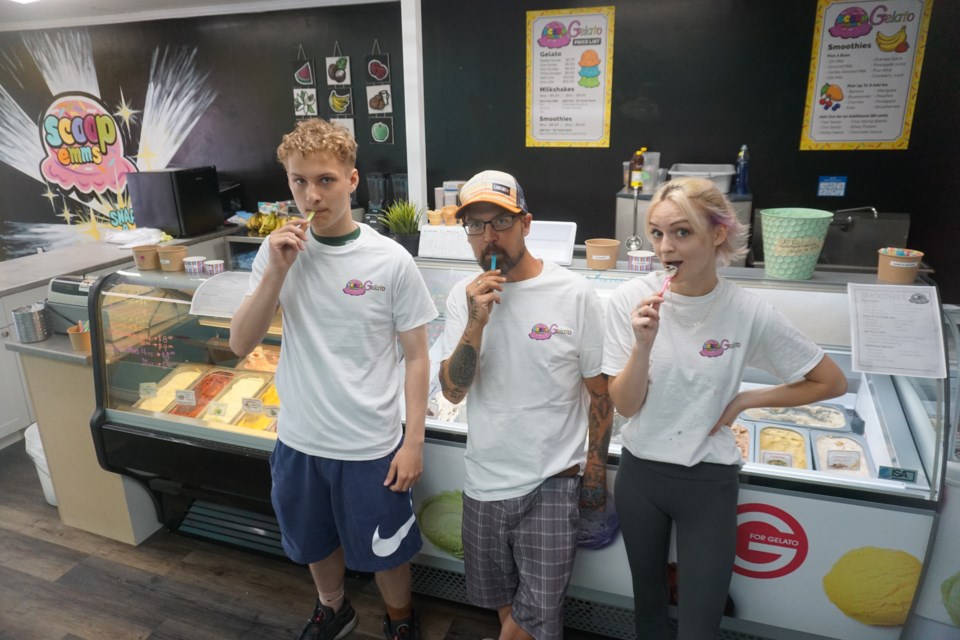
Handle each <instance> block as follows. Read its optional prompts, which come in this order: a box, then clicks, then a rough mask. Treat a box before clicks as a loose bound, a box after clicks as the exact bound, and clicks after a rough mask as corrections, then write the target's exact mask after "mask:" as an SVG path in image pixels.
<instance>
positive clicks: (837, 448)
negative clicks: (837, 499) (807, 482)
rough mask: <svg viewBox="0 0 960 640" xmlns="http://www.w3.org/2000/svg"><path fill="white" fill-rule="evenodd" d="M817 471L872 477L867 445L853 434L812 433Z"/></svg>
mask: <svg viewBox="0 0 960 640" xmlns="http://www.w3.org/2000/svg"><path fill="white" fill-rule="evenodd" d="M811 437H812V438H813V450H814V453H815V454H816V468H817V470H818V471H826V472H830V473H840V474H843V475H852V476H860V477H863V478H870V477H872V476H874V475H875V474H874V473H873V470H872V463H871V461H870V455H869V454H868V453H867V443H866V442H865V441H864V440H863V439H862V438H859V437H857V436H854V435H853V434H844V435H842V436H841V435H834V434H827V433H822V434H816V433H812V434H811Z"/></svg>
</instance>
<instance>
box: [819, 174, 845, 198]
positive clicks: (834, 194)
mask: <svg viewBox="0 0 960 640" xmlns="http://www.w3.org/2000/svg"><path fill="white" fill-rule="evenodd" d="M846 193H847V176H820V186H819V187H818V188H817V195H818V196H821V197H827V198H842V197H843V196H844V195H845V194H846Z"/></svg>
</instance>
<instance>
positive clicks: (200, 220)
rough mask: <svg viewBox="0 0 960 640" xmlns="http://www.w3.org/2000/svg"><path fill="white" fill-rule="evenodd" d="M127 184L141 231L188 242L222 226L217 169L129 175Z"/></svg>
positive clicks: (134, 217) (200, 168) (176, 170)
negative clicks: (153, 232)
mask: <svg viewBox="0 0 960 640" xmlns="http://www.w3.org/2000/svg"><path fill="white" fill-rule="evenodd" d="M127 184H128V185H129V189H130V202H131V204H132V206H133V220H134V222H136V223H137V226H138V227H148V228H152V229H160V230H161V231H164V232H166V233H169V234H170V235H171V236H173V237H174V238H185V237H190V236H196V235H200V234H202V233H207V232H208V231H213V230H214V229H216V228H217V227H219V226H221V225H222V224H223V208H222V205H221V200H220V185H219V181H218V180H217V168H216V167H195V168H191V169H164V170H162V171H140V172H139V173H128V174H127Z"/></svg>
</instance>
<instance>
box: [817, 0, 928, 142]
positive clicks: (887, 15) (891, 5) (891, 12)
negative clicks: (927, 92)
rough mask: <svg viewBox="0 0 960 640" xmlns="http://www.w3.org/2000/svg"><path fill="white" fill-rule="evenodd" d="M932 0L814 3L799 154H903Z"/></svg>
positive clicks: (918, 78)
mask: <svg viewBox="0 0 960 640" xmlns="http://www.w3.org/2000/svg"><path fill="white" fill-rule="evenodd" d="M932 7H933V0H870V1H863V0H861V1H859V2H853V1H850V0H820V1H819V4H818V5H817V23H816V28H815V29H814V33H813V53H812V55H811V57H810V75H809V78H808V80H807V101H806V104H805V105H804V112H803V132H802V133H801V135H800V149H801V150H802V151H852V150H861V151H863V150H871V149H901V150H902V149H906V148H907V145H908V144H909V142H910V128H911V125H912V123H913V108H914V103H915V102H916V98H917V87H918V85H919V84H920V68H921V66H922V64H923V53H924V50H925V49H926V41H927V29H928V27H929V26H930V12H931V9H932Z"/></svg>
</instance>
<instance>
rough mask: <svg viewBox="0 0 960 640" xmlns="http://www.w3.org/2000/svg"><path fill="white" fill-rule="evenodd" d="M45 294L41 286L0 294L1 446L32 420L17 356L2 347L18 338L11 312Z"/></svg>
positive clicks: (31, 409)
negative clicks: (4, 294) (1, 320)
mask: <svg viewBox="0 0 960 640" xmlns="http://www.w3.org/2000/svg"><path fill="white" fill-rule="evenodd" d="M46 295H47V288H46V286H43V287H36V288H35V289H28V290H26V291H21V292H19V293H13V294H10V295H8V296H4V297H3V298H0V310H2V311H3V322H2V323H0V327H2V329H0V407H3V410H2V411H0V447H3V446H6V445H7V444H10V442H9V441H10V440H11V439H10V438H9V437H10V436H11V435H13V434H14V433H16V432H18V431H20V430H21V429H24V428H26V427H28V426H30V423H32V422H33V407H32V406H31V405H30V396H29V394H28V393H27V383H26V380H25V379H24V376H23V369H22V367H21V366H20V356H19V355H17V354H16V353H14V352H13V351H7V349H6V347H5V345H6V343H7V342H8V341H14V342H15V341H16V340H17V333H16V330H15V329H14V327H13V316H12V314H11V312H12V311H13V310H14V309H16V308H17V307H22V306H24V305H28V304H30V303H33V302H36V301H38V300H43V299H44V298H45V297H46Z"/></svg>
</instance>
